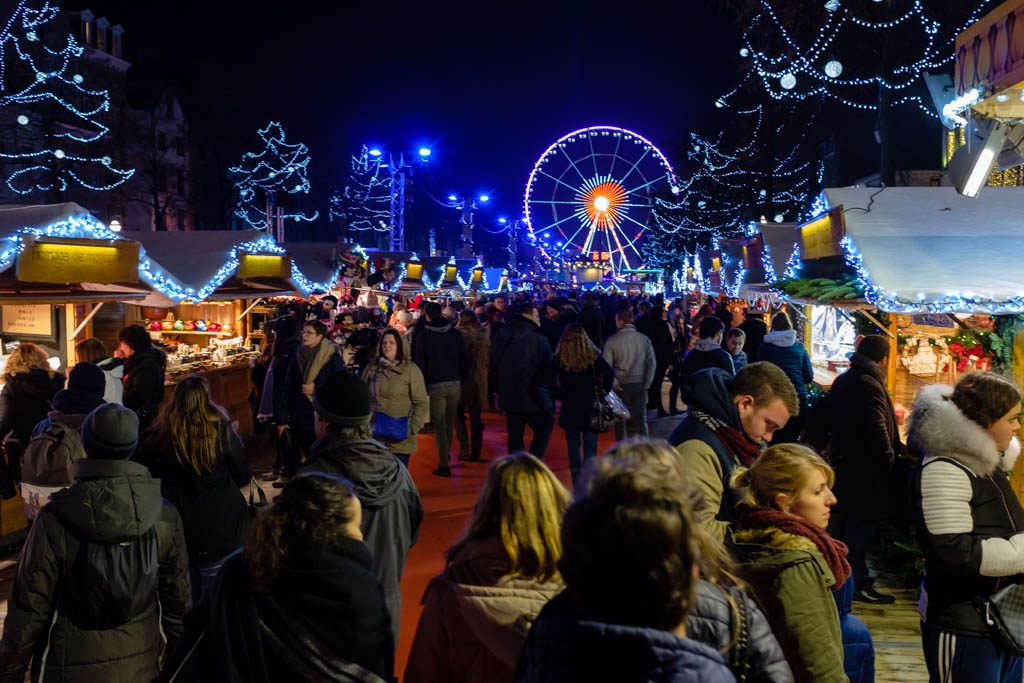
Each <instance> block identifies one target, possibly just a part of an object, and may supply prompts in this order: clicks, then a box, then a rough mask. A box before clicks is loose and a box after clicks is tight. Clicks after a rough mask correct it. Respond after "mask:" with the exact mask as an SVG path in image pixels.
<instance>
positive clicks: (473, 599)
mask: <svg viewBox="0 0 1024 683" xmlns="http://www.w3.org/2000/svg"><path fill="white" fill-rule="evenodd" d="M568 504H569V493H568V492H567V491H566V490H565V487H564V486H562V484H561V483H560V482H559V481H558V479H557V478H555V475H554V474H552V472H551V470H549V469H548V467H547V466H546V465H545V464H544V463H543V462H541V461H540V460H538V459H537V458H535V457H534V456H532V455H530V454H528V453H514V454H512V455H509V456H506V457H504V458H500V459H498V460H496V461H495V462H494V464H493V465H492V466H491V469H490V471H489V472H488V474H487V481H486V482H485V484H484V488H483V490H482V491H481V493H480V497H479V498H477V501H476V505H475V506H474V507H473V516H472V518H471V520H470V523H469V527H468V528H467V530H466V532H465V534H463V536H462V537H461V538H460V539H459V540H458V541H456V542H455V543H454V544H453V545H452V546H451V547H450V548H449V549H448V552H447V553H446V559H447V562H446V564H445V569H444V572H443V573H442V574H440V575H439V576H437V577H436V578H434V580H433V581H431V583H430V585H429V586H428V587H427V591H426V594H425V596H424V607H423V614H422V615H421V616H420V622H419V626H418V628H417V629H416V638H415V640H414V641H413V645H412V654H411V655H410V657H409V665H408V667H407V668H406V670H405V678H404V679H403V680H405V681H407V682H408V683H429V682H432V681H437V682H439V683H440V682H441V681H488V682H489V683H502V682H505V681H508V682H511V681H513V680H515V671H516V662H517V661H518V659H519V653H520V650H521V649H522V646H523V642H524V641H525V639H526V634H527V632H528V631H529V630H530V625H531V624H532V623H533V620H534V619H535V618H536V616H537V614H538V613H539V612H540V610H541V608H542V607H544V605H545V604H546V603H547V602H548V600H550V599H551V598H552V597H554V596H555V595H556V594H557V593H558V592H559V591H561V590H562V580H561V577H560V575H559V573H558V561H559V559H561V556H562V543H561V537H560V528H561V525H562V517H563V515H564V514H565V510H566V507H567V506H568Z"/></svg>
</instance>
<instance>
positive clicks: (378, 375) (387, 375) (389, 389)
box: [362, 335, 430, 454]
mask: <svg viewBox="0 0 1024 683" xmlns="http://www.w3.org/2000/svg"><path fill="white" fill-rule="evenodd" d="M399 337H400V339H401V344H402V347H403V349H404V352H405V353H404V357H405V359H406V360H403V361H401V362H399V363H395V364H393V365H384V364H382V363H381V362H380V361H379V360H374V361H373V362H371V363H370V364H369V365H368V366H366V370H364V371H363V375H362V376H363V379H365V380H366V384H367V385H368V386H369V387H370V404H371V406H372V409H373V415H372V416H371V418H370V420H371V421H370V424H373V419H374V418H375V417H376V415H377V413H383V414H384V415H389V416H390V417H408V418H409V435H408V437H407V438H406V439H405V440H404V441H392V442H389V443H386V444H385V445H386V446H387V447H388V450H390V451H391V452H392V453H402V454H409V453H413V452H414V451H415V450H416V435H417V434H419V433H420V430H421V429H423V425H425V424H426V423H427V418H428V417H429V415H430V397H429V396H428V395H427V388H426V386H425V385H424V383H423V373H422V372H420V368H419V366H418V365H416V364H415V363H413V362H412V360H411V359H409V341H408V340H407V339H406V338H405V335H399Z"/></svg>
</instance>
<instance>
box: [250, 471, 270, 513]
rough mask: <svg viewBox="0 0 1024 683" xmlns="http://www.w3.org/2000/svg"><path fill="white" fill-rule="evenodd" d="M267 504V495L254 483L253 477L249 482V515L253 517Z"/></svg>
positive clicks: (254, 478)
mask: <svg viewBox="0 0 1024 683" xmlns="http://www.w3.org/2000/svg"><path fill="white" fill-rule="evenodd" d="M268 504H269V503H268V502H267V494H266V493H264V492H263V489H261V488H260V486H259V484H257V483H256V477H253V478H252V479H250V480H249V514H250V515H252V516H253V517H255V516H256V515H258V514H259V512H260V510H262V509H263V508H265V507H267V505H268Z"/></svg>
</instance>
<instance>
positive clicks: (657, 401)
mask: <svg viewBox="0 0 1024 683" xmlns="http://www.w3.org/2000/svg"><path fill="white" fill-rule="evenodd" d="M666 371H668V363H658V364H657V365H655V366H654V381H653V382H651V388H650V389H648V390H647V407H648V408H653V409H657V411H658V413H659V414H660V413H663V412H665V407H664V406H663V405H662V404H661V387H662V385H663V384H664V383H665V372H666Z"/></svg>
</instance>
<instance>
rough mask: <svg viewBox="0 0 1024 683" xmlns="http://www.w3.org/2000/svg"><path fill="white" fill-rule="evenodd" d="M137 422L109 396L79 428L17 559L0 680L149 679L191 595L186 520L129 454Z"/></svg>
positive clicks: (0, 646)
mask: <svg viewBox="0 0 1024 683" xmlns="http://www.w3.org/2000/svg"><path fill="white" fill-rule="evenodd" d="M138 432H139V419H138V416H136V414H135V413H134V412H132V411H131V410H128V409H127V408H125V407H123V406H120V405H117V404H116V403H107V404H104V405H101V406H100V407H99V408H96V409H95V410H94V411H92V412H91V413H90V414H89V416H88V417H87V418H86V419H85V422H84V423H83V425H82V443H83V445H84V446H85V452H86V455H87V457H86V458H85V459H83V460H79V461H77V462H76V463H75V483H74V484H73V485H72V486H71V487H70V488H68V489H65V490H63V491H59V492H57V493H55V494H53V497H52V498H51V499H50V502H49V504H47V505H46V506H44V507H43V509H42V510H41V511H40V512H39V516H38V517H37V518H36V521H35V523H34V524H33V525H32V528H31V530H30V531H29V536H28V540H27V541H26V542H25V545H24V547H22V550H21V555H20V556H19V557H18V568H17V571H16V572H15V574H14V583H13V585H12V586H11V594H10V601H9V603H8V612H7V618H6V620H5V621H4V630H3V640H2V641H0V681H3V682H4V683H22V681H24V679H25V671H26V669H27V668H28V667H29V662H30V661H31V668H32V680H33V681H37V680H42V679H43V678H44V676H45V679H46V680H50V679H53V680H55V681H62V680H76V681H110V682H111V683H129V682H130V681H151V680H154V679H155V678H156V676H157V674H158V672H159V668H158V667H159V662H160V658H161V656H162V655H163V654H164V653H165V652H166V653H169V652H170V651H171V650H172V649H173V647H174V645H175V643H176V642H177V641H178V639H179V638H180V637H181V633H182V620H183V619H184V617H185V614H186V613H187V612H188V610H189V607H191V604H192V597H191V592H190V590H189V580H188V553H187V551H186V550H185V536H184V533H183V530H182V525H181V519H180V518H179V517H178V513H177V512H176V511H175V510H174V507H173V506H171V504H170V503H167V502H165V501H164V500H163V499H162V498H161V497H160V482H159V480H157V479H153V478H152V477H151V476H150V475H149V471H148V470H147V469H146V468H145V467H143V466H142V465H139V464H137V463H134V462H131V461H130V460H128V458H129V457H131V455H132V454H133V453H134V452H135V448H136V446H137V444H138V438H139V436H138Z"/></svg>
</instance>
